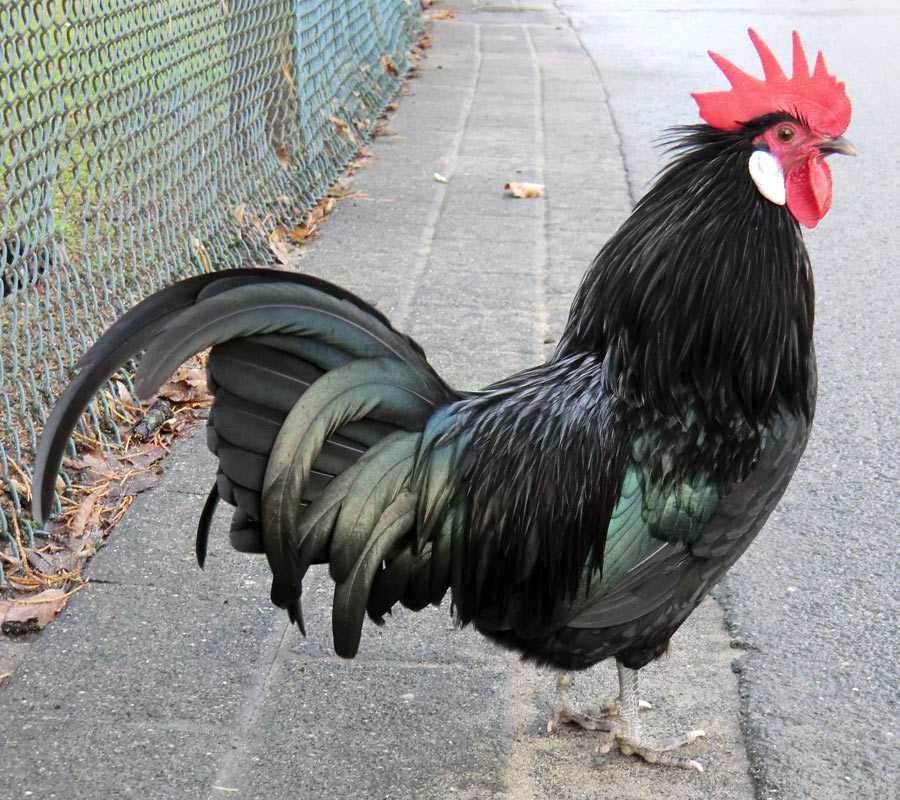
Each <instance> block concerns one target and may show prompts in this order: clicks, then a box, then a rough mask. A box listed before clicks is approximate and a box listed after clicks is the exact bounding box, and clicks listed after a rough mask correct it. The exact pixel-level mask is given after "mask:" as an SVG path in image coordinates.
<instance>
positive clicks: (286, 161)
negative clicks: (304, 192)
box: [275, 147, 291, 169]
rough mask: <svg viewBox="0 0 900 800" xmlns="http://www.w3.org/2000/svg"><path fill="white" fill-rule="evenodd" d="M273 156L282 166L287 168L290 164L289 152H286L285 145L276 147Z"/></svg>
mask: <svg viewBox="0 0 900 800" xmlns="http://www.w3.org/2000/svg"><path fill="white" fill-rule="evenodd" d="M275 158H277V159H278V163H279V164H281V166H282V167H284V168H285V169H287V168H288V167H289V166H290V165H291V154H290V153H288V151H287V148H286V147H278V148H276V149H275Z"/></svg>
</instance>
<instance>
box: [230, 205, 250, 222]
mask: <svg viewBox="0 0 900 800" xmlns="http://www.w3.org/2000/svg"><path fill="white" fill-rule="evenodd" d="M231 213H232V215H233V216H234V218H235V219H236V220H237V224H238V225H243V224H244V214H246V213H247V204H246V203H238V204H237V205H236V206H235V207H234V208H232V209H231Z"/></svg>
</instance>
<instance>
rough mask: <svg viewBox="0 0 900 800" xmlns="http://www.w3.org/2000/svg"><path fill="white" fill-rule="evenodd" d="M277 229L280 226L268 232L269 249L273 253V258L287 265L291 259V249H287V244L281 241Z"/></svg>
mask: <svg viewBox="0 0 900 800" xmlns="http://www.w3.org/2000/svg"><path fill="white" fill-rule="evenodd" d="M279 231H281V228H276V229H275V230H274V231H272V233H270V234H269V249H270V250H271V251H272V252H273V253H274V254H275V258H277V259H278V260H279V261H280V262H281V263H282V264H285V265H287V264H290V263H291V261H292V260H293V259H292V258H291V251H290V250H288V248H287V245H286V244H285V243H284V242H282V241H281V234H280V233H279Z"/></svg>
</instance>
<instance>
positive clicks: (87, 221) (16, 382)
mask: <svg viewBox="0 0 900 800" xmlns="http://www.w3.org/2000/svg"><path fill="white" fill-rule="evenodd" d="M418 13H419V3H418V2H417V0H293V1H292V0H43V2H40V1H38V2H34V1H29V2H25V0H6V1H5V2H3V3H0V271H2V286H0V292H2V297H0V388H2V394H0V492H2V494H0V502H2V504H3V513H0V541H2V539H3V538H4V537H5V538H6V539H7V540H8V541H9V542H10V543H11V544H12V546H13V550H14V551H15V552H16V555H17V557H18V556H19V554H18V551H17V548H16V544H15V540H14V537H13V534H12V530H13V528H14V527H18V529H19V530H20V532H21V538H22V539H23V540H24V543H25V546H27V547H30V546H33V534H34V530H33V527H32V526H33V523H31V521H30V519H29V517H28V514H27V507H26V498H25V497H23V492H22V488H23V487H26V486H28V485H29V484H30V480H31V463H32V459H33V456H34V451H35V448H36V444H37V432H38V431H39V430H40V429H41V428H42V427H43V424H44V421H45V418H46V414H47V412H48V410H49V407H50V406H51V404H52V401H53V398H54V396H55V395H56V393H57V392H58V391H59V388H60V386H61V385H62V382H63V381H64V380H65V378H66V376H67V374H68V371H69V370H70V368H71V365H73V364H74V363H75V361H76V359H77V357H78V356H79V355H80V354H81V353H83V352H84V350H85V349H86V348H87V346H88V345H89V344H90V343H91V342H93V340H94V339H95V338H96V337H97V335H98V334H99V333H100V332H102V331H103V330H104V329H105V327H106V326H107V325H108V324H109V323H110V322H111V321H112V320H113V319H115V318H116V317H117V316H118V315H119V314H120V313H121V312H122V311H123V310H124V309H126V308H128V307H130V306H132V305H133V304H135V303H136V302H138V301H139V300H141V299H142V298H143V297H145V296H146V295H148V294H149V293H151V292H153V291H155V290H156V289H158V288H160V287H162V286H164V285H167V284H169V283H171V282H173V281H174V280H176V279H178V278H181V277H184V276H186V275H189V274H194V273H198V272H202V271H207V270H211V269H222V268H225V267H233V266H238V265H246V264H253V263H261V262H267V261H271V256H272V253H271V251H270V250H269V247H268V245H269V242H268V240H267V236H266V233H265V231H266V230H273V229H274V228H275V227H276V226H279V225H280V226H283V227H285V228H287V229H288V230H290V229H291V228H293V227H294V226H295V225H296V224H298V222H299V221H300V220H302V219H303V217H304V215H305V214H306V212H307V211H308V210H309V208H310V207H311V206H312V205H314V204H315V203H316V202H317V201H318V200H319V199H320V198H321V197H322V196H323V195H324V194H325V193H326V192H327V190H328V188H329V187H330V186H331V185H332V184H333V182H334V180H335V178H336V177H337V175H338V173H339V171H340V169H341V168H342V167H343V166H344V165H346V163H347V162H348V161H349V160H350V158H352V156H353V155H354V153H355V152H356V150H357V149H358V147H359V143H360V141H361V140H362V139H363V138H365V137H366V136H367V135H368V134H370V133H371V132H372V130H373V129H374V127H375V124H376V122H377V119H378V116H379V114H380V113H381V111H382V110H383V109H384V107H385V105H386V104H387V103H388V102H389V101H390V99H391V97H392V96H393V95H394V93H395V92H396V90H397V88H398V83H397V79H396V75H395V74H394V73H393V70H392V69H391V65H402V64H405V53H406V51H407V49H408V47H409V45H410V42H411V39H412V35H413V33H414V32H415V30H416V28H417V25H418ZM385 59H386V60H385ZM95 406H96V407H95V408H94V409H93V411H92V412H91V417H90V419H89V421H88V422H87V423H86V429H87V430H92V431H93V436H94V437H96V436H98V435H99V434H101V433H103V434H106V435H107V436H115V425H112V424H110V423H109V421H108V419H105V417H106V414H107V413H108V409H106V408H105V405H104V403H103V401H102V400H101V401H100V402H99V405H97V404H95ZM13 523H14V524H13ZM2 581H3V573H2V564H0V583H2Z"/></svg>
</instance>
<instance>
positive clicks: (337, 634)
mask: <svg viewBox="0 0 900 800" xmlns="http://www.w3.org/2000/svg"><path fill="white" fill-rule="evenodd" d="M415 522H416V495H415V494H414V493H412V492H402V493H401V494H400V495H398V496H397V499H396V500H394V502H393V503H391V504H390V505H389V506H388V507H387V508H386V509H385V510H384V513H382V515H381V517H380V518H379V519H378V522H377V524H376V525H375V528H374V529H373V531H372V534H371V536H369V538H368V540H367V541H366V546H365V549H364V551H363V553H362V554H361V556H360V558H359V559H358V560H357V561H356V563H355V564H354V565H353V569H352V570H351V572H350V574H349V575H348V576H347V579H346V580H344V581H341V582H340V583H338V584H337V585H336V586H335V589H334V602H333V604H332V607H331V618H332V626H331V627H332V634H333V636H334V650H335V652H336V653H337V654H338V655H339V656H343V657H344V658H353V656H355V655H356V651H357V650H358V649H359V640H360V636H361V633H362V623H363V619H364V618H365V615H366V607H367V606H368V602H369V591H370V590H371V588H372V582H373V581H374V580H375V576H376V574H377V573H378V571H379V570H380V569H381V565H382V562H383V561H384V559H385V557H386V556H387V554H388V553H389V552H390V550H391V548H393V547H394V546H395V545H396V544H397V543H398V542H399V541H400V540H401V539H402V538H403V537H404V536H406V535H407V534H408V533H409V532H410V530H412V527H413V526H414V525H415Z"/></svg>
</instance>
